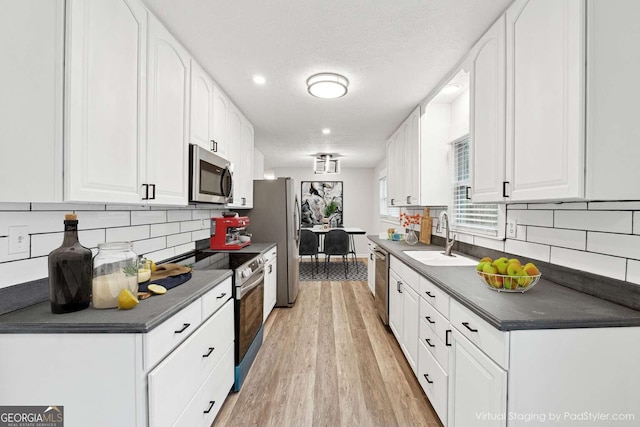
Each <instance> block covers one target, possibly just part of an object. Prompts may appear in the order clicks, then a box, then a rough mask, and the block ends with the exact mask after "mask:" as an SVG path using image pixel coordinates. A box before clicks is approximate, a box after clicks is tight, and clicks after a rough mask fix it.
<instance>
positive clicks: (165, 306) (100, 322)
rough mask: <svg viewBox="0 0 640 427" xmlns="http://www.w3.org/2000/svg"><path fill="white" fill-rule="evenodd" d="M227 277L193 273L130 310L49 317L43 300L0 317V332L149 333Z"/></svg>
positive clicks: (218, 272)
mask: <svg viewBox="0 0 640 427" xmlns="http://www.w3.org/2000/svg"><path fill="white" fill-rule="evenodd" d="M252 246H253V245H252ZM227 277H231V270H203V271H194V272H193V275H192V277H191V280H189V281H188V282H186V283H184V284H182V285H180V286H177V287H175V288H173V289H169V290H168V291H167V293H166V294H164V295H156V296H152V297H151V298H147V299H144V300H142V301H140V304H138V305H137V306H136V307H135V308H134V309H132V310H118V309H117V308H112V309H105V310H98V309H94V308H93V307H89V308H87V309H85V310H81V311H77V312H74V313H65V314H53V313H51V309H50V307H49V302H48V301H47V302H43V303H39V304H35V305H32V306H29V307H26V308H23V309H20V310H17V311H13V312H11V313H7V314H4V315H2V316H0V333H21V334H25V333H144V332H149V331H150V330H152V329H153V328H155V327H156V326H158V325H159V324H161V323H162V322H164V321H165V320H167V319H168V318H169V317H171V316H173V315H174V314H175V313H177V312H178V311H180V310H182V309H183V308H185V307H186V306H188V305H189V304H191V303H192V302H193V301H196V300H197V299H198V298H200V297H201V296H202V295H204V294H206V293H207V292H208V291H210V290H211V289H213V288H215V287H216V286H217V285H218V284H220V283H222V281H223V280H224V279H226V278H227Z"/></svg>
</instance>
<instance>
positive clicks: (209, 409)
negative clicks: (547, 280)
mask: <svg viewBox="0 0 640 427" xmlns="http://www.w3.org/2000/svg"><path fill="white" fill-rule="evenodd" d="M215 404H216V401H215V400H210V401H209V408H208V409H207V410H206V411H204V413H205V414H208V413H209V412H211V410H212V409H213V405H215Z"/></svg>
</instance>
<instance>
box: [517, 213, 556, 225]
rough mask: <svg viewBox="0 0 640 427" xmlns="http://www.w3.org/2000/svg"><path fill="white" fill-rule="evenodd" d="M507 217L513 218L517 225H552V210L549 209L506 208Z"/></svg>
mask: <svg viewBox="0 0 640 427" xmlns="http://www.w3.org/2000/svg"><path fill="white" fill-rule="evenodd" d="M507 219H515V220H516V221H518V224H519V225H538V226H540V227H553V211H551V210H519V209H514V210H507Z"/></svg>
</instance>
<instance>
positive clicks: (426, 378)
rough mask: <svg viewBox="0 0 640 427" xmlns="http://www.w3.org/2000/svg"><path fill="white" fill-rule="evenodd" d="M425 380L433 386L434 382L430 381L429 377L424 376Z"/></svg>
mask: <svg viewBox="0 0 640 427" xmlns="http://www.w3.org/2000/svg"><path fill="white" fill-rule="evenodd" d="M424 379H425V380H427V382H428V383H429V384H433V381H431V380H430V379H429V375H427V374H424Z"/></svg>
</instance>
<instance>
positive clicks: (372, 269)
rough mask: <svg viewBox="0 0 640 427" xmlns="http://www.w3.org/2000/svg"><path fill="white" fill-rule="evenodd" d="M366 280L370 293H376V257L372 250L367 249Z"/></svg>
mask: <svg viewBox="0 0 640 427" xmlns="http://www.w3.org/2000/svg"><path fill="white" fill-rule="evenodd" d="M367 282H368V284H369V289H370V290H371V293H372V294H373V295H374V296H375V295H376V257H375V255H374V254H373V252H372V251H369V259H368V260H367Z"/></svg>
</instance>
